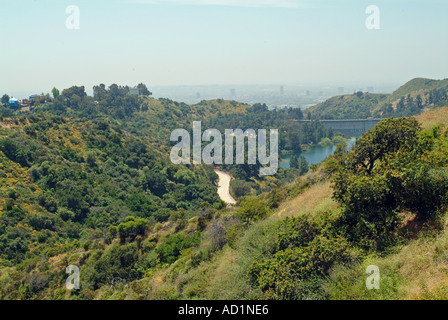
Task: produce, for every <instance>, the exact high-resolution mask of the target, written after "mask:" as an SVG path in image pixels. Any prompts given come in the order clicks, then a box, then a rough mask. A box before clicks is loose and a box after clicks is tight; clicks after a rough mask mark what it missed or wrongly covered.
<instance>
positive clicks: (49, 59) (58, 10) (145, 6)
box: [0, 0, 448, 97]
mask: <svg viewBox="0 0 448 320" xmlns="http://www.w3.org/2000/svg"><path fill="white" fill-rule="evenodd" d="M371 4H372V3H371V1H364V0H340V1H330V0H313V1H311V0H219V1H218V0H164V1H159V0H108V1H103V0H97V1H87V0H69V1H67V0H60V1H53V0H40V1H33V0H22V1H13V0H2V1H1V2H0V11H1V12H2V13H4V14H3V15H2V19H1V20H0V40H1V41H2V43H3V44H4V46H3V49H2V52H1V53H0V55H1V60H0V61H1V62H0V70H1V72H0V94H3V93H8V94H10V95H22V97H25V96H26V95H27V94H32V93H41V92H44V93H47V92H50V91H51V88H53V87H57V88H59V89H64V88H68V87H70V86H72V85H84V86H85V87H86V89H87V91H91V88H92V87H93V85H96V84H99V83H104V84H106V85H107V86H108V85H110V84H112V83H117V84H119V85H129V86H134V85H136V84H138V83H140V82H143V83H145V84H147V85H148V87H149V88H150V89H151V88H152V87H162V86H178V85H186V86H202V85H221V86H231V88H234V89H235V90H236V91H235V96H238V94H239V89H238V87H239V86H245V85H272V86H276V87H277V89H276V90H277V92H278V93H279V94H280V90H281V89H280V88H281V86H284V95H285V96H286V95H287V94H288V86H295V85H301V86H303V87H304V94H305V95H306V90H311V89H308V88H311V87H312V86H316V87H328V86H331V87H334V92H335V94H337V93H338V91H337V90H338V89H337V88H339V87H344V92H345V93H351V90H352V89H353V90H355V88H367V87H373V88H374V89H375V92H381V87H395V88H397V87H398V86H399V85H401V84H403V83H405V82H406V81H409V80H411V79H412V78H415V77H425V78H432V79H443V78H446V77H447V76H448V59H446V57H447V56H448V41H445V39H446V33H447V31H448V21H447V19H446V12H448V2H447V1H443V0H429V1H416V0H411V1H403V0H395V1H387V0H381V1H375V2H374V3H373V4H374V5H375V6H377V7H378V8H379V18H380V21H381V24H380V26H381V27H380V29H378V30H375V29H373V30H372V29H368V28H367V27H366V19H367V18H368V17H369V14H368V13H366V8H367V7H368V6H369V5H371ZM73 7H74V8H75V9H76V8H77V9H78V10H79V25H76V19H75V18H76V17H75V18H73V15H74V14H75V13H76V10H74V9H73ZM72 18H73V19H72ZM73 23H75V25H74V27H73V28H71V29H70V28H69V27H70V24H73ZM196 92H198V90H197V91H194V92H193V93H192V95H193V96H195V95H196ZM227 93H228V94H230V93H231V91H230V89H227ZM200 96H203V94H202V93H200Z"/></svg>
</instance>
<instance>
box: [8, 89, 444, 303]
mask: <svg viewBox="0 0 448 320" xmlns="http://www.w3.org/2000/svg"><path fill="white" fill-rule="evenodd" d="M75 89H76V88H73V87H72V88H71V92H70V91H69V92H68V93H67V91H65V93H64V94H65V95H66V97H65V98H63V100H60V99H59V100H60V101H59V102H58V101H56V99H55V101H54V102H48V103H42V104H38V105H36V106H34V108H32V110H30V111H26V112H25V113H23V114H22V115H20V116H19V115H16V116H14V117H5V118H2V120H1V121H0V177H1V179H0V298H1V299H406V298H419V299H433V298H446V297H447V296H446V284H445V283H446V280H447V279H446V272H445V270H447V268H448V264H447V261H446V255H447V252H448V233H447V232H446V230H447V229H446V226H447V220H446V217H447V216H446V213H447V208H448V172H447V166H448V156H447V155H448V132H447V129H448V122H447V121H448V120H447V119H448V118H447V117H446V115H447V112H448V107H445V108H433V110H431V111H428V112H424V113H422V114H421V115H420V116H419V118H418V120H416V119H415V118H412V117H411V118H390V119H386V120H383V121H382V122H381V123H380V124H378V125H377V126H376V127H375V128H374V129H372V130H371V131H369V132H367V133H365V134H364V135H363V136H362V138H360V139H359V140H358V141H357V143H356V145H355V146H354V148H353V149H352V150H351V151H350V152H347V151H345V149H344V148H343V146H342V145H340V146H339V147H338V149H337V150H336V152H335V154H334V155H333V156H331V157H330V158H328V159H327V160H325V161H324V162H323V163H322V164H321V165H319V166H317V167H316V166H315V167H313V170H312V171H311V172H309V173H307V174H306V175H302V176H299V174H298V172H297V171H295V170H296V169H289V170H287V169H282V170H279V172H278V173H277V174H276V175H275V176H268V177H256V175H255V171H256V170H254V168H257V167H256V166H255V167H248V166H242V167H243V168H245V169H243V170H242V171H241V169H238V170H237V169H236V168H237V167H230V168H228V169H229V170H235V172H236V175H237V179H238V180H241V181H244V182H245V183H249V184H250V187H251V188H254V189H255V188H257V190H256V192H252V193H251V192H249V193H247V194H242V195H240V197H239V201H238V204H237V205H236V206H234V207H227V206H226V205H225V204H224V203H222V202H221V201H219V199H218V196H217V193H216V185H215V182H216V178H217V175H216V174H215V173H214V171H213V167H211V166H206V165H194V166H183V165H173V164H171V162H170V160H169V158H168V154H169V153H168V152H169V149H170V144H169V143H168V142H166V140H165V139H166V136H167V135H169V132H170V130H171V128H178V127H183V126H184V125H185V126H188V125H189V124H190V121H192V120H193V119H201V121H204V123H207V124H209V125H213V126H214V127H216V128H219V129H220V130H222V129H221V128H226V127H228V126H230V125H235V126H238V127H242V128H248V127H252V126H253V127H256V126H258V125H260V124H261V125H264V126H265V127H266V128H270V127H275V126H277V125H280V128H282V130H285V132H292V130H291V125H292V124H291V123H290V121H289V120H290V119H291V117H292V116H300V114H298V113H297V114H295V113H296V112H298V111H297V110H285V111H281V112H279V111H268V110H267V107H266V106H264V105H254V106H247V105H243V104H238V103H237V102H231V101H223V100H215V101H204V102H202V103H200V104H198V105H195V106H188V105H185V104H181V103H177V102H174V101H171V100H168V99H158V100H157V99H152V98H150V97H140V98H137V97H136V99H137V100H135V98H130V99H129V98H128V96H127V95H125V94H122V95H120V94H118V95H116V96H115V97H111V96H110V94H112V92H113V90H111V89H113V88H111V89H109V90H106V91H105V92H103V94H104V96H103V97H102V98H100V97H97V98H95V97H88V96H87V95H86V96H84V97H83V98H82V99H81V100H79V99H77V98H76V96H78V94H76V93H73V92H74V91H76V90H75ZM123 90H124V89H123ZM82 91H83V90H82ZM123 92H125V91H123ZM78 93H80V94H81V95H82V93H81V92H78ZM67 95H68V96H67ZM74 95H76V96H74ZM78 97H79V96H78ZM95 99H97V100H95ZM98 99H99V100H98ZM108 99H111V100H110V101H107V100H108ZM89 100H90V101H89ZM95 101H96V102H95ZM102 101H104V103H102ZM123 106H124V107H123ZM12 112H13V113H20V111H17V110H15V111H12ZM313 126H314V127H313ZM321 128H322V127H321V126H320V125H319V123H314V122H313V124H312V125H311V126H309V127H306V128H305V129H303V128H302V129H301V131H300V130H298V131H297V134H298V136H291V137H289V138H288V139H290V140H285V142H287V143H285V146H287V145H288V143H289V144H290V143H291V141H292V140H291V139H297V140H295V141H298V142H299V144H300V141H303V142H304V143H305V144H306V143H315V142H318V141H319V140H318V138H320V137H322V136H319V132H321V131H320V130H321ZM288 130H289V131H288ZM320 134H321V135H325V134H328V133H327V132H321V133H320ZM246 170H247V171H246ZM254 191H255V190H254ZM254 194H257V195H256V196H254ZM69 265H76V266H78V267H79V268H80V271H81V274H80V285H81V287H80V289H79V290H68V289H66V287H65V281H66V279H67V276H68V275H67V274H66V273H65V270H66V267H67V266H69ZM370 265H374V266H377V267H378V269H379V272H380V274H381V280H380V289H372V290H368V289H367V288H366V277H367V276H368V275H366V268H367V267H368V266H370Z"/></svg>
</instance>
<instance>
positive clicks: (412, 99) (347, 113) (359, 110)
mask: <svg viewBox="0 0 448 320" xmlns="http://www.w3.org/2000/svg"><path fill="white" fill-rule="evenodd" d="M446 103H448V80H447V79H445V80H431V79H424V78H415V79H412V80H410V81H408V82H407V83H405V84H404V85H403V86H401V87H400V88H398V89H397V90H395V91H394V92H393V93H391V94H372V93H362V92H356V93H354V94H352V95H342V96H336V97H332V98H330V99H328V100H326V101H324V102H322V103H320V104H317V105H315V106H313V107H311V108H309V109H308V111H309V112H311V114H312V116H313V118H314V119H366V118H369V117H374V118H387V117H391V116H394V117H400V116H413V115H416V114H419V113H420V112H422V111H423V110H424V109H431V108H434V107H440V106H443V105H445V104H446Z"/></svg>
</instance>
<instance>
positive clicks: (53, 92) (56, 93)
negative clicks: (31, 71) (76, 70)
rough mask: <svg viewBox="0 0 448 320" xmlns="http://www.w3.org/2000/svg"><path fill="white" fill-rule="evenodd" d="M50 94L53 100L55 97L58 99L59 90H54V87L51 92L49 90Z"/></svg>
mask: <svg viewBox="0 0 448 320" xmlns="http://www.w3.org/2000/svg"><path fill="white" fill-rule="evenodd" d="M51 93H52V94H53V98H55V99H56V98H57V97H59V95H60V93H59V90H58V89H56V87H54V88H53V89H52V90H51Z"/></svg>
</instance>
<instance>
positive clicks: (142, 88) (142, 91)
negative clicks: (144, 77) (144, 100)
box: [137, 83, 152, 96]
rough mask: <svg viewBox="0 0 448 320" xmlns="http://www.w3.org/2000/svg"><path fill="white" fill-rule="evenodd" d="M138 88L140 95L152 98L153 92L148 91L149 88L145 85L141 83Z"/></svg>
mask: <svg viewBox="0 0 448 320" xmlns="http://www.w3.org/2000/svg"><path fill="white" fill-rule="evenodd" d="M137 88H138V94H139V95H142V96H150V95H152V92H151V91H149V90H148V88H147V87H146V85H145V84H144V83H139V84H138V85H137Z"/></svg>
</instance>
